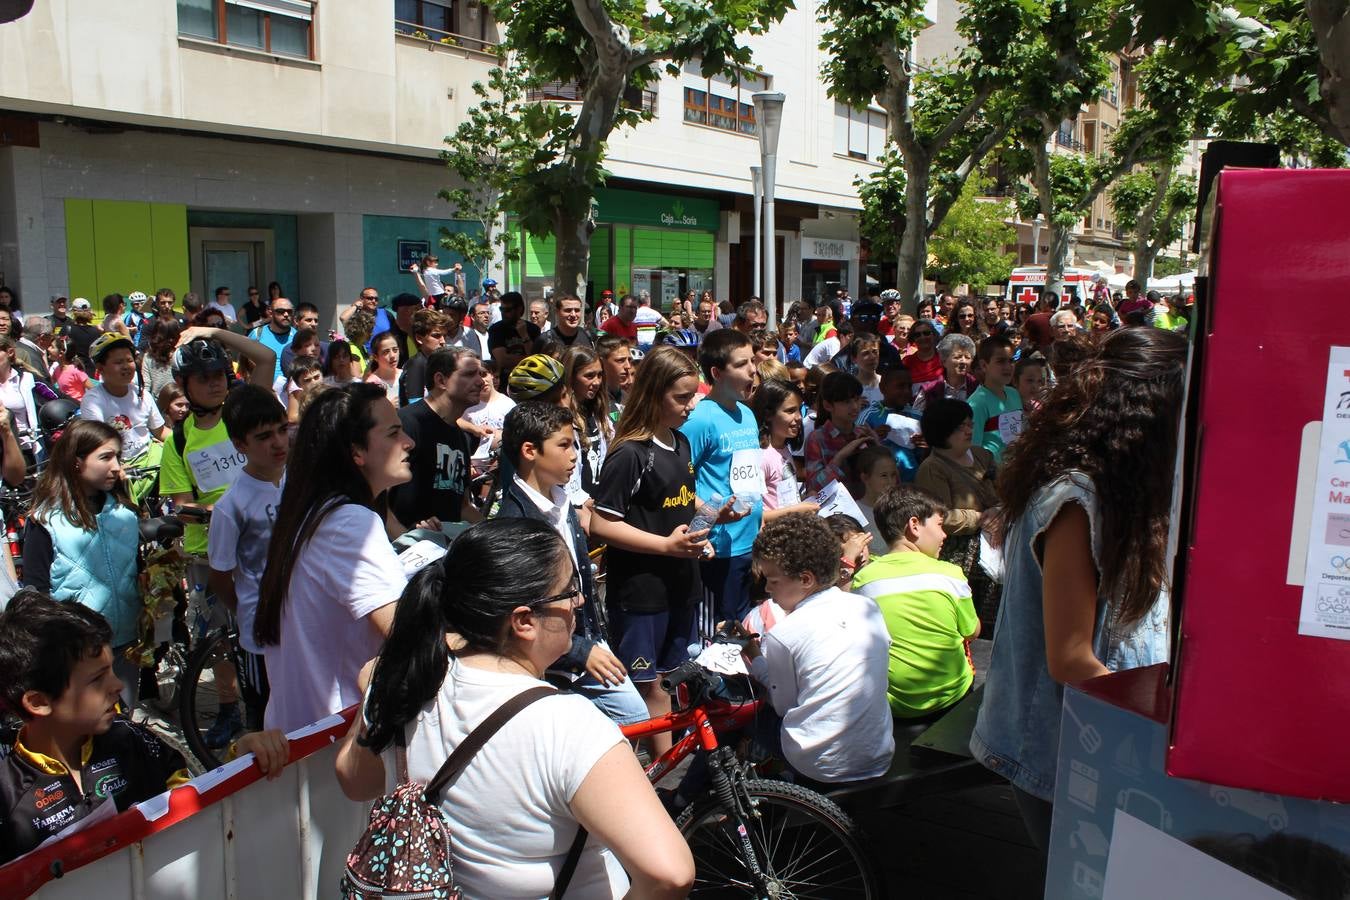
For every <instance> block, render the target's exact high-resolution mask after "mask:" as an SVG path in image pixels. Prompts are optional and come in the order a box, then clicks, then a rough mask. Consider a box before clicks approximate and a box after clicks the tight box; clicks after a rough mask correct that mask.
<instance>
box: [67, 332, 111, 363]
mask: <svg viewBox="0 0 1350 900" xmlns="http://www.w3.org/2000/svg"><path fill="white" fill-rule="evenodd" d="M102 333H103V331H102V330H101V329H100V328H98V327H97V326H95V325H79V324H75V325H71V326H70V328H69V329H68V330H67V331H66V334H68V335H69V336H70V349H71V351H72V352H73V353H74V354H75V355H76V356H78V357H79V358H80V360H81V361H82V362H83V363H84V366H85V370H86V371H89V372H92V371H94V363H93V360H91V359H90V358H89V348H90V347H91V346H92V345H93V343H94V341H96V340H97V339H98V336H99V335H100V334H102Z"/></svg>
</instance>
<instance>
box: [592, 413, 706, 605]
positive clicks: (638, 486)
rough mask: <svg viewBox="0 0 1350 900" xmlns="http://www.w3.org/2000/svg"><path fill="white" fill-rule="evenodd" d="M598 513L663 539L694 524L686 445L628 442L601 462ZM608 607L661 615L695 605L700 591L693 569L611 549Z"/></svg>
mask: <svg viewBox="0 0 1350 900" xmlns="http://www.w3.org/2000/svg"><path fill="white" fill-rule="evenodd" d="M594 497H595V505H596V508H597V509H600V510H603V511H604V512H607V513H610V514H612V515H615V516H619V517H621V518H622V519H623V520H624V521H625V522H627V523H628V524H629V525H632V526H633V527H634V528H638V529H641V530H642V531H646V532H648V533H649V534H657V535H661V536H662V537H664V536H666V535H668V534H670V533H671V532H672V531H674V530H675V529H676V528H677V527H679V526H680V525H688V524H689V523H690V521H692V520H693V518H694V510H695V508H696V507H697V503H698V501H697V500H696V499H695V497H694V467H693V464H692V463H691V462H690V454H689V439H688V438H686V437H685V436H684V435H683V434H680V433H679V432H678V431H677V432H675V448H674V449H673V450H671V449H668V448H666V447H663V446H661V445H660V444H658V443H657V442H656V441H652V440H647V441H627V442H625V443H623V444H620V445H619V446H618V447H617V448H615V449H614V450H611V451H610V453H609V455H608V456H606V457H605V464H604V466H603V467H602V468H601V469H600V481H599V483H598V484H597V485H596V487H595V493H594ZM605 560H606V564H607V566H608V571H609V574H608V580H609V585H608V595H607V596H608V602H610V603H617V604H618V605H619V607H620V608H621V609H623V610H624V611H625V612H662V611H664V610H667V609H669V608H670V607H671V606H678V605H683V604H686V603H692V602H695V601H696V600H697V598H698V594H699V592H700V591H701V590H702V587H701V585H700V583H699V578H698V563H697V561H696V560H692V559H681V558H679V557H674V556H655V555H651V554H647V553H633V552H631V551H628V550H622V549H620V548H618V547H613V546H611V547H610V548H609V550H608V551H607V552H606V554H605Z"/></svg>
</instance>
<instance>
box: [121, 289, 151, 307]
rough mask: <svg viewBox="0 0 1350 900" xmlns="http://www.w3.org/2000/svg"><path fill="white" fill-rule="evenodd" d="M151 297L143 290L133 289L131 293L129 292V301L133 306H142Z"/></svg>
mask: <svg viewBox="0 0 1350 900" xmlns="http://www.w3.org/2000/svg"><path fill="white" fill-rule="evenodd" d="M149 299H150V298H149V297H147V296H146V295H145V293H144V292H143V291H132V292H131V293H130V294H127V302H128V303H130V304H131V305H132V306H140V305H141V304H142V303H144V302H145V301H147V300H149Z"/></svg>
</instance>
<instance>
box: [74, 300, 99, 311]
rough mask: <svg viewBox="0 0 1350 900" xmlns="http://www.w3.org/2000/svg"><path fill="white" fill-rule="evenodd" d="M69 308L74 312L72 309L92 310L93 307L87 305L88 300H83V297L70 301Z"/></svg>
mask: <svg viewBox="0 0 1350 900" xmlns="http://www.w3.org/2000/svg"><path fill="white" fill-rule="evenodd" d="M70 308H71V309H72V310H74V309H93V308H94V307H93V306H92V305H91V304H90V303H89V301H88V300H86V299H84V298H83V297H76V298H75V299H74V300H72V301H70Z"/></svg>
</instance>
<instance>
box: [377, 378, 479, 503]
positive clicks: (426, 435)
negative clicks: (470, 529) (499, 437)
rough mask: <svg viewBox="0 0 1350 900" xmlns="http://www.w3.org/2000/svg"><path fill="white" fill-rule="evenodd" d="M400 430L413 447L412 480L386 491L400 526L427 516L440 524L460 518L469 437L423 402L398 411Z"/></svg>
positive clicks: (469, 454)
mask: <svg viewBox="0 0 1350 900" xmlns="http://www.w3.org/2000/svg"><path fill="white" fill-rule="evenodd" d="M398 417H399V418H400V419H401V420H402V421H403V430H404V431H406V432H407V433H408V437H410V438H412V439H413V440H414V441H415V442H416V444H417V446H416V447H414V448H413V451H412V480H411V481H409V482H407V483H406V484H400V485H398V486H397V487H395V488H394V489H393V490H391V491H390V492H389V494H390V498H389V502H390V507H391V508H392V509H393V511H394V515H395V516H396V517H398V520H399V521H400V522H402V523H403V524H404V525H415V524H417V523H418V522H420V521H422V520H423V519H425V518H428V517H429V516H435V517H436V518H438V519H440V520H441V521H442V522H458V521H460V520H461V519H462V518H463V515H462V514H461V510H462V508H463V506H464V492H465V491H466V490H467V489H468V481H469V457H470V456H471V455H472V454H473V445H471V444H470V442H469V436H468V435H467V434H465V433H464V432H462V431H460V430H459V429H458V428H456V427H455V426H454V425H452V424H450V423H449V422H447V421H445V420H444V419H442V418H441V417H440V415H439V414H438V413H437V412H436V411H435V410H434V409H432V408H431V407H430V406H429V405H428V404H427V402H426V401H425V400H423V401H421V402H419V403H414V404H412V405H411V406H405V407H403V409H401V410H399V411H398Z"/></svg>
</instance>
